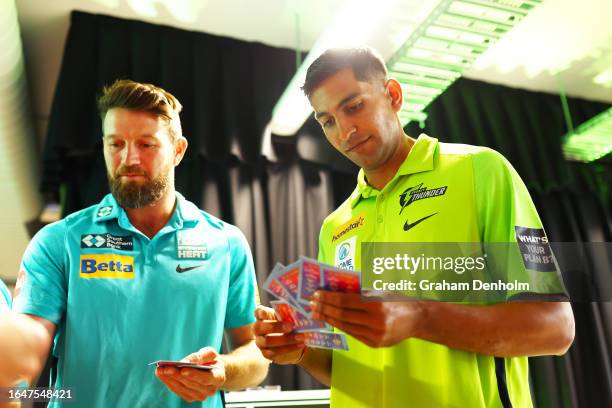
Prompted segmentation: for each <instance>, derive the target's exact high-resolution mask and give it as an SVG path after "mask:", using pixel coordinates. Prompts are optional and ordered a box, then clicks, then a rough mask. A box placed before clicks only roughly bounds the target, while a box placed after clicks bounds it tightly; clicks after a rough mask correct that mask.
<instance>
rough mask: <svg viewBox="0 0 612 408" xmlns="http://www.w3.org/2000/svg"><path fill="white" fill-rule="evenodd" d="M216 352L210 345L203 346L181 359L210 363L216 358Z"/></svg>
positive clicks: (190, 361)
mask: <svg viewBox="0 0 612 408" xmlns="http://www.w3.org/2000/svg"><path fill="white" fill-rule="evenodd" d="M217 356H218V354H217V352H216V351H215V349H214V348H212V347H203V348H201V349H200V350H198V351H197V352H195V353H191V354H190V355H188V356H187V357H185V358H184V359H183V360H181V361H186V362H189V363H197V364H207V363H212V362H215V361H216V360H217Z"/></svg>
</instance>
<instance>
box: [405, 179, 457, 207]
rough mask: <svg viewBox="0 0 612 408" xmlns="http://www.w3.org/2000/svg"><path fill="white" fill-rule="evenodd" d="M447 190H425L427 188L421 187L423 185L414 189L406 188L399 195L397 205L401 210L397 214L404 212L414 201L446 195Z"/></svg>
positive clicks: (440, 188)
mask: <svg viewBox="0 0 612 408" xmlns="http://www.w3.org/2000/svg"><path fill="white" fill-rule="evenodd" d="M447 189H448V186H443V187H436V188H432V189H427V187H423V183H421V184H418V185H416V186H414V187H408V188H407V189H405V190H404V192H403V193H402V194H400V197H399V204H400V207H401V208H400V212H399V213H400V214H401V213H402V211H404V208H406V207H408V206H409V205H410V204H412V203H413V202H415V201H418V200H424V199H426V198H431V197H439V196H442V195H444V194H445V193H446V190H447Z"/></svg>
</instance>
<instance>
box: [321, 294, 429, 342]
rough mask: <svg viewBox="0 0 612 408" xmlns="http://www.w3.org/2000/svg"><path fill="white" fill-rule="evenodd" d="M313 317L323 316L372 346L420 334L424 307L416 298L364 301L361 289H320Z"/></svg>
mask: <svg viewBox="0 0 612 408" xmlns="http://www.w3.org/2000/svg"><path fill="white" fill-rule="evenodd" d="M311 306H312V309H313V310H312V318H313V319H316V320H323V321H325V322H327V323H329V324H331V325H332V326H334V327H337V328H338V329H340V330H342V331H343V332H345V333H347V334H349V335H351V336H352V337H354V338H356V339H357V340H360V341H362V342H363V343H365V344H367V345H368V346H370V347H389V346H393V345H395V344H397V343H399V342H401V341H403V340H405V339H407V338H410V337H413V336H415V335H416V334H417V332H418V328H419V325H420V324H421V322H422V319H423V315H424V312H423V307H422V304H421V303H420V302H416V301H396V302H382V301H378V300H376V301H374V300H373V301H363V300H362V297H361V294H359V293H341V292H330V291H325V290H319V291H317V292H316V293H315V294H314V297H313V301H312V302H311Z"/></svg>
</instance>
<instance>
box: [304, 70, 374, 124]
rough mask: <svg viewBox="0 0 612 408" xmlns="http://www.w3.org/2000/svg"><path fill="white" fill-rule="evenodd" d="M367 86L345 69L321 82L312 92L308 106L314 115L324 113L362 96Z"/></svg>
mask: <svg viewBox="0 0 612 408" xmlns="http://www.w3.org/2000/svg"><path fill="white" fill-rule="evenodd" d="M368 85H369V84H368V83H367V82H362V81H358V80H357V79H356V78H355V75H354V74H353V71H352V70H351V69H350V68H346V69H343V70H340V71H338V72H336V73H335V74H333V75H331V76H329V77H327V78H325V79H324V80H323V81H321V83H320V84H319V85H318V86H317V87H316V88H315V89H314V91H313V92H312V95H311V97H310V104H311V105H312V107H313V109H314V110H315V112H316V113H317V112H325V111H327V110H328V109H332V108H335V107H337V106H338V105H341V104H342V103H345V102H347V101H348V100H350V99H352V98H354V97H356V96H358V95H360V94H362V93H363V92H364V91H365V90H366V89H367V87H368Z"/></svg>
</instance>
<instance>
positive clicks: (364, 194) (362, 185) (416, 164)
mask: <svg viewBox="0 0 612 408" xmlns="http://www.w3.org/2000/svg"><path fill="white" fill-rule="evenodd" d="M437 146H438V139H436V138H434V137H430V136H427V135H426V134H424V133H421V134H420V135H419V137H418V138H417V140H416V142H415V143H414V145H413V146H412V149H410V153H408V156H406V159H405V160H404V162H403V163H402V164H401V165H400V167H399V169H397V173H395V176H393V178H392V179H391V180H390V181H389V183H388V184H387V185H389V184H391V183H392V182H393V181H394V180H395V179H397V178H398V177H400V176H407V175H409V174H414V173H420V172H423V171H429V170H433V168H434V154H435V151H436V148H437ZM378 193H380V191H379V190H377V189H375V188H374V187H372V186H370V185H369V184H368V182H367V181H366V178H365V173H364V171H363V169H360V170H359V174H358V175H357V187H356V188H355V190H354V191H353V193H352V194H351V196H350V197H349V200H350V203H351V207H355V206H356V205H357V203H358V202H359V200H360V199H361V198H368V197H374V196H377V195H378Z"/></svg>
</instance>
